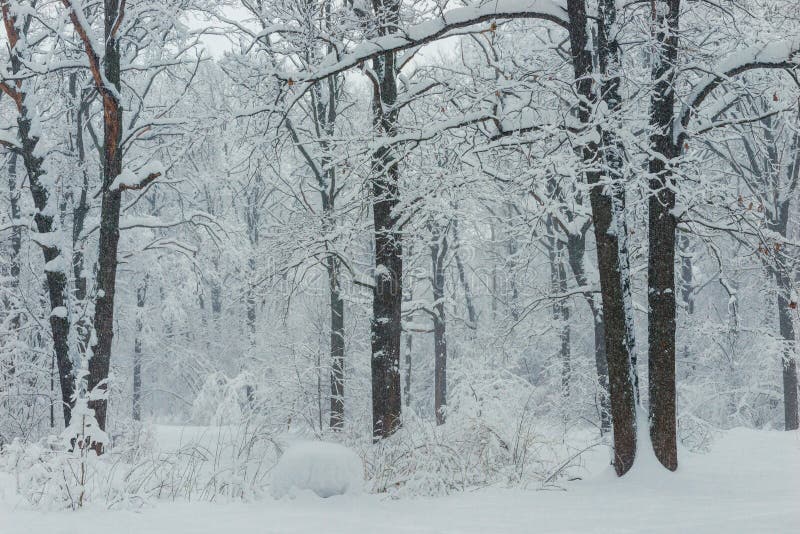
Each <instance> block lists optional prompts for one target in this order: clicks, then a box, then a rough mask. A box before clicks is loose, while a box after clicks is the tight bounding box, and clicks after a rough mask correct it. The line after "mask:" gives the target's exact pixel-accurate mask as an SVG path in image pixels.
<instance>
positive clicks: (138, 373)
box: [133, 275, 148, 421]
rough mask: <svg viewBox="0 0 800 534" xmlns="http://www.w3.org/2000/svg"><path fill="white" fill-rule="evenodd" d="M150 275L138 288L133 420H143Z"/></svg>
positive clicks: (134, 350)
mask: <svg viewBox="0 0 800 534" xmlns="http://www.w3.org/2000/svg"><path fill="white" fill-rule="evenodd" d="M147 282H148V276H147V275H145V278H144V282H142V285H140V286H139V287H138V288H136V339H135V340H134V342H133V420H134V421H141V420H142V337H143V335H144V332H143V330H144V302H145V298H146V297H147Z"/></svg>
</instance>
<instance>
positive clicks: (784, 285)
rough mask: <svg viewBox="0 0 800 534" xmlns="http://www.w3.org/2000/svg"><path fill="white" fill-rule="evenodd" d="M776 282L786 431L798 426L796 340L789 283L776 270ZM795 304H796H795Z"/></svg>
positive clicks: (786, 277) (787, 279) (780, 270)
mask: <svg viewBox="0 0 800 534" xmlns="http://www.w3.org/2000/svg"><path fill="white" fill-rule="evenodd" d="M775 276H776V282H777V284H778V323H779V328H780V333H781V338H783V341H784V349H783V358H782V359H781V367H782V369H783V407H784V427H785V429H786V430H797V429H798V424H800V421H799V420H798V403H797V359H796V357H795V354H796V352H795V351H796V340H795V332H794V324H793V322H792V321H793V317H792V313H793V312H792V309H791V308H790V307H789V304H790V299H789V295H790V294H791V291H792V289H791V281H790V279H789V277H788V276H787V275H786V273H785V272H784V271H783V270H782V269H780V268H778V269H776V270H775ZM795 304H796V303H795Z"/></svg>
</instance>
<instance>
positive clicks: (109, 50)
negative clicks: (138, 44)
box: [62, 0, 124, 454]
mask: <svg viewBox="0 0 800 534" xmlns="http://www.w3.org/2000/svg"><path fill="white" fill-rule="evenodd" d="M62 3H63V4H64V6H65V7H66V8H67V10H68V13H69V16H70V20H71V22H72V25H73V27H74V29H75V31H76V33H77V34H78V36H79V37H80V39H81V41H82V42H83V46H84V51H85V54H86V58H87V60H88V63H89V70H90V72H91V75H92V79H93V81H94V85H95V89H96V90H97V93H98V94H99V95H100V99H101V102H102V107H103V145H102V149H103V150H102V160H103V161H102V163H103V183H102V188H101V192H102V202H101V207H100V245H99V251H98V270H97V294H96V297H95V314H94V330H95V333H96V343H95V345H93V346H92V347H91V350H92V354H91V359H90V360H89V379H88V388H89V391H91V392H93V395H94V397H95V398H94V399H93V400H91V401H89V407H90V408H92V409H93V410H94V414H95V418H96V420H97V423H98V426H99V427H100V429H101V430H105V428H106V417H107V407H108V401H107V398H106V395H107V392H108V382H107V381H108V372H109V368H110V365H111V346H112V342H113V339H114V298H115V296H116V285H117V249H118V246H119V212H120V204H121V199H122V191H121V189H120V188H114V189H112V188H111V184H112V183H113V182H114V180H115V179H116V178H117V176H119V174H120V172H121V170H122V150H121V141H122V129H123V124H122V103H121V102H120V101H119V95H120V91H121V84H120V51H119V41H118V39H117V33H118V31H119V28H120V26H121V25H122V21H123V18H124V12H121V11H120V0H104V10H103V15H104V43H105V50H104V51H103V54H102V56H101V55H100V54H99V53H98V51H97V50H95V49H94V44H93V42H92V40H91V39H90V38H89V35H88V33H87V32H88V31H89V28H85V27H83V25H82V22H81V21H82V19H83V17H79V16H78V15H77V14H76V12H75V9H76V7H75V6H73V4H72V2H71V1H70V0H62ZM77 9H80V7H78V8H77ZM101 58H102V59H101ZM109 84H110V85H109ZM93 447H94V448H95V450H96V451H97V453H98V454H100V453H102V451H103V444H102V443H99V442H95V443H94V444H93Z"/></svg>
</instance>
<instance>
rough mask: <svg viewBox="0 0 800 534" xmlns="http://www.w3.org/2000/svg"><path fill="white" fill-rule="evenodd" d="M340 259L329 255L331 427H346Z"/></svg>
mask: <svg viewBox="0 0 800 534" xmlns="http://www.w3.org/2000/svg"><path fill="white" fill-rule="evenodd" d="M339 268H340V266H339V261H338V260H337V258H336V257H335V256H333V255H330V256H328V282H329V286H330V297H331V299H330V302H331V422H330V423H331V428H332V429H333V430H341V429H342V428H344V300H342V296H341V289H340V287H339Z"/></svg>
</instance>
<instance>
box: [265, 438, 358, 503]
mask: <svg viewBox="0 0 800 534" xmlns="http://www.w3.org/2000/svg"><path fill="white" fill-rule="evenodd" d="M363 482H364V467H363V465H362V463H361V458H359V457H358V455H357V454H356V453H355V452H353V451H352V450H350V449H348V448H347V447H344V446H342V445H339V444H338V443H328V442H321V441H304V442H300V443H296V444H293V445H292V446H291V447H289V449H288V450H287V451H286V452H285V453H284V454H283V455H282V456H281V458H280V460H279V461H278V465H276V466H275V469H274V470H273V471H272V486H271V492H272V496H273V497H275V498H281V497H285V496H292V495H294V493H295V492H297V491H298V490H301V491H302V490H309V491H313V492H314V493H316V494H317V495H319V496H320V497H332V496H334V495H345V494H356V493H360V492H361V490H362V485H363Z"/></svg>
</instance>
